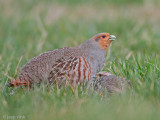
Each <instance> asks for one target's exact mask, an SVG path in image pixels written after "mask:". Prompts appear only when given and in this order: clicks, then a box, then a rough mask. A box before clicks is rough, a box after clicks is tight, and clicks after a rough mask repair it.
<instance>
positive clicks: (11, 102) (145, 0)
mask: <svg viewBox="0 0 160 120" xmlns="http://www.w3.org/2000/svg"><path fill="white" fill-rule="evenodd" d="M159 11H160V2H159V1H158V0H152V1H151V0H121V1H120V0H115V1H113V0H108V1H106V0H98V1H96V0H88V1H85V0H79V1H74V0H69V1H67V0H59V1H49V0H46V1H42V0H35V1H33V0H14V1H13V0H0V93H1V94H0V119H28V120H35V119H38V120H44V119H46V120H47V119H57V120H62V119H64V120H71V119H72V120H75V119H77V120H84V119H86V120H94V119H95V120H97V119H104V120H106V119H108V120H111V119H115V120H117V119H121V120H124V119H130V120H138V119H139V120H143V119H144V120H148V119H150V120H151V119H152V120H156V119H157V120H160V33H159V31H160V14H159ZM100 32H109V33H111V34H113V35H116V36H117V41H115V42H114V43H113V44H112V46H111V47H110V49H109V50H108V51H107V56H106V65H105V67H104V70H106V71H108V72H112V73H113V74H115V75H119V76H123V77H126V78H128V79H129V80H131V83H132V85H133V90H130V91H127V92H126V93H123V94H120V95H112V96H108V95H107V94H106V95H100V94H98V93H88V92H87V91H83V92H82V91H80V90H79V89H78V90H77V91H72V89H71V88H69V87H68V88H65V89H60V90H57V89H56V88H54V89H51V90H49V91H48V90H46V88H44V87H41V88H37V89H35V90H33V91H29V92H28V91H25V90H18V91H17V92H16V93H15V94H14V95H12V96H10V95H9V93H10V91H11V90H12V89H11V88H7V87H6V85H5V84H6V82H7V80H10V79H11V78H16V76H17V75H18V72H19V70H20V68H21V67H22V66H23V65H24V64H25V63H26V62H27V61H28V60H29V59H31V58H32V57H34V56H36V55H39V54H40V53H42V52H45V51H48V50H52V49H56V48H61V47H66V46H76V45H79V44H80V43H82V42H84V41H85V40H87V39H88V38H90V37H92V36H93V35H94V34H96V33H100Z"/></svg>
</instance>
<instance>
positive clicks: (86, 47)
mask: <svg viewBox="0 0 160 120" xmlns="http://www.w3.org/2000/svg"><path fill="white" fill-rule="evenodd" d="M79 48H80V50H81V55H82V56H87V57H88V58H91V59H94V61H96V62H99V61H101V60H104V59H105V56H106V50H104V49H102V48H100V47H99V46H98V45H97V46H96V45H95V44H92V43H91V42H90V41H89V40H87V41H85V42H84V43H82V44H81V45H79Z"/></svg>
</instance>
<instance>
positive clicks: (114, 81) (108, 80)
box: [94, 72, 131, 93]
mask: <svg viewBox="0 0 160 120" xmlns="http://www.w3.org/2000/svg"><path fill="white" fill-rule="evenodd" d="M127 87H128V88H130V87H131V83H130V81H129V80H128V79H126V78H123V77H120V76H115V75H113V74H111V73H108V72H99V73H97V75H96V80H95V83H94V90H96V91H98V90H102V91H104V90H107V91H108V92H109V93H120V92H123V91H124V90H126V88H127Z"/></svg>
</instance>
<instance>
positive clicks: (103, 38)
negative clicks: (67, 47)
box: [93, 33, 116, 50]
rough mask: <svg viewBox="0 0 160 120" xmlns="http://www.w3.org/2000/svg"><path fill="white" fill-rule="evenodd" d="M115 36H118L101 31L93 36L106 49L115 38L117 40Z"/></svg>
mask: <svg viewBox="0 0 160 120" xmlns="http://www.w3.org/2000/svg"><path fill="white" fill-rule="evenodd" d="M115 38H116V37H115V36H114V35H110V34H109V33H100V34H98V35H96V36H94V37H93V39H94V40H95V41H97V42H98V43H99V46H100V47H101V48H102V49H104V50H106V49H107V48H108V47H109V45H110V44H111V42H112V41H113V40H115Z"/></svg>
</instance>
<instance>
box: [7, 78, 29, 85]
mask: <svg viewBox="0 0 160 120" xmlns="http://www.w3.org/2000/svg"><path fill="white" fill-rule="evenodd" d="M29 85H30V84H29V82H21V81H19V80H16V79H15V80H11V81H9V82H8V87H18V86H29Z"/></svg>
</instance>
